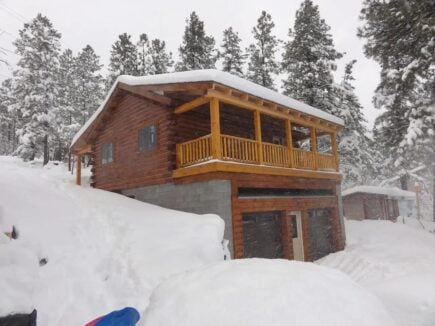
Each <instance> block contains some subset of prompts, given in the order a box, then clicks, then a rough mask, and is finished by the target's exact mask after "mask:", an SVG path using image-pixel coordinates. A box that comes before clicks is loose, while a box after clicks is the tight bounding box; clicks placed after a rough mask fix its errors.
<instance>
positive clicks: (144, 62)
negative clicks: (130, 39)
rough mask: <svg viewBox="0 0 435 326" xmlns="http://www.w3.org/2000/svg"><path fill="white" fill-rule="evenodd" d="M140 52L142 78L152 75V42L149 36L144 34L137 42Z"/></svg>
mask: <svg viewBox="0 0 435 326" xmlns="http://www.w3.org/2000/svg"><path fill="white" fill-rule="evenodd" d="M136 46H137V52H138V63H139V65H138V72H139V75H140V76H147V75H149V74H150V64H151V63H150V58H149V54H150V53H149V52H150V42H149V40H148V35H147V34H145V33H143V34H141V35H139V42H137V45H136Z"/></svg>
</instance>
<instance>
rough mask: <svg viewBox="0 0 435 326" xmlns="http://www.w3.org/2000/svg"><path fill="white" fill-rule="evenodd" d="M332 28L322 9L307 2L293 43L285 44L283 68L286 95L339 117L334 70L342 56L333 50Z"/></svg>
mask: <svg viewBox="0 0 435 326" xmlns="http://www.w3.org/2000/svg"><path fill="white" fill-rule="evenodd" d="M329 30H330V27H329V26H328V25H327V24H326V22H325V21H324V20H323V19H321V18H320V14H319V8H318V6H316V5H314V4H313V2H312V1H311V0H305V1H304V2H303V3H302V4H301V7H300V8H299V9H298V11H297V12H296V20H295V24H294V28H293V30H292V29H290V30H289V37H290V40H289V41H288V42H287V43H286V44H285V49H284V50H285V52H284V54H283V60H282V68H283V71H284V72H285V73H286V74H287V78H286V79H285V80H283V89H284V94H286V95H288V96H291V97H293V98H295V99H297V100H300V101H302V102H304V103H307V104H309V105H312V106H314V107H317V108H319V109H322V110H324V111H327V112H329V113H333V114H337V112H336V108H335V107H334V102H335V98H336V96H337V94H335V89H334V88H333V83H334V80H333V75H332V71H333V70H335V69H336V66H335V63H334V62H335V60H337V59H339V58H341V57H342V54H341V53H339V52H337V51H336V50H335V49H334V43H333V40H332V36H331V34H330V33H329Z"/></svg>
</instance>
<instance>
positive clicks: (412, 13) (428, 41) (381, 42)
mask: <svg viewBox="0 0 435 326" xmlns="http://www.w3.org/2000/svg"><path fill="white" fill-rule="evenodd" d="M361 18H362V19H363V21H364V25H363V26H362V27H361V28H360V29H359V31H358V36H360V37H362V38H365V39H366V44H365V46H364V50H365V54H366V55H367V56H368V57H370V58H373V59H374V60H376V61H377V62H378V63H379V64H380V66H381V82H380V84H379V85H378V87H377V89H376V94H375V97H374V103H375V106H376V107H378V108H380V109H383V111H384V112H383V113H382V114H381V115H380V116H379V117H378V119H377V121H376V125H375V130H374V133H375V136H376V140H377V141H378V142H382V143H383V145H384V147H385V152H386V154H387V155H388V156H389V158H390V161H391V162H392V167H393V168H395V169H396V170H397V169H399V170H400V169H404V170H407V169H409V168H410V167H414V166H417V165H418V164H419V163H421V162H424V163H425V164H426V166H427V167H428V170H431V171H432V177H433V178H435V163H434V162H435V2H434V1H432V0H407V1H404V0H390V1H384V0H365V1H364V5H363V9H362V11H361ZM433 184H434V187H435V182H433ZM434 194H435V190H434ZM434 217H435V200H434Z"/></svg>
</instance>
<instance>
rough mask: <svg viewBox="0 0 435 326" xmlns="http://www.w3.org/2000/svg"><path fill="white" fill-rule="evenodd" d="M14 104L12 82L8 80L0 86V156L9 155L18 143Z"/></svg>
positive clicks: (18, 120)
mask: <svg viewBox="0 0 435 326" xmlns="http://www.w3.org/2000/svg"><path fill="white" fill-rule="evenodd" d="M14 104H15V99H14V97H13V81H12V79H11V78H9V79H6V80H4V81H3V82H2V84H1V86H0V155H11V154H12V153H13V152H14V151H15V149H16V146H17V143H18V139H17V136H16V130H17V129H18V128H19V122H20V116H19V111H18V110H16V106H15V105H14Z"/></svg>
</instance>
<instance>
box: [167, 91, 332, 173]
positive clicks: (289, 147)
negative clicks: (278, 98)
mask: <svg viewBox="0 0 435 326" xmlns="http://www.w3.org/2000/svg"><path fill="white" fill-rule="evenodd" d="M212 95H213V96H211V97H210V98H207V97H201V98H199V99H195V100H193V101H192V102H190V103H186V104H184V105H182V106H181V107H178V108H176V110H175V113H176V114H179V115H180V114H184V113H185V112H187V111H192V110H193V109H196V110H197V111H200V110H202V111H203V112H202V115H199V113H197V114H198V116H195V115H194V114H191V115H190V116H186V117H185V118H184V119H185V120H183V122H180V124H181V125H183V126H186V125H187V126H188V127H187V128H186V127H184V129H183V128H181V127H180V131H179V132H178V134H179V135H181V136H180V137H181V139H183V137H182V134H183V132H191V131H192V129H193V128H198V131H194V132H193V133H195V132H197V133H201V132H204V131H205V130H207V129H208V133H205V134H204V133H203V135H200V136H199V137H196V138H194V139H189V138H187V141H181V142H179V143H178V144H177V145H176V158H177V169H176V170H175V171H174V177H184V176H190V175H195V174H200V173H208V172H219V171H220V172H242V173H253V174H256V173H257V174H272V175H287V176H300V177H312V178H328V179H340V178H341V176H340V173H339V168H338V153H337V144H336V131H335V130H334V129H330V128H329V127H328V126H325V125H324V124H322V123H321V122H320V121H318V122H316V121H314V120H306V123H305V124H304V123H302V122H299V120H298V121H297V122H295V121H294V120H293V118H290V117H287V118H284V117H282V116H281V115H279V116H278V117H275V116H273V118H278V119H279V121H278V122H276V121H275V122H273V125H272V124H271V122H270V121H271V120H270V119H271V118H267V117H266V116H264V117H263V118H262V117H261V116H262V115H267V113H268V112H269V111H267V110H264V111H261V110H260V109H256V105H255V104H252V103H248V104H246V103H245V102H244V101H243V99H240V100H235V99H233V98H231V100H230V99H228V95H225V96H223V97H221V98H218V97H216V96H217V95H218V94H217V93H216V92H213V93H212ZM208 103H209V107H207V104H208ZM220 104H221V105H222V104H223V105H224V106H222V107H221V108H220ZM225 105H226V106H225ZM228 105H230V106H231V108H229V106H228ZM199 106H200V108H199V109H198V107H199ZM239 107H240V108H241V109H242V110H243V109H245V110H249V111H251V112H252V114H251V116H249V114H247V113H244V115H243V117H242V118H241V116H239V117H235V116H234V115H232V114H235V113H236V112H237V110H238V108H239ZM229 109H231V110H233V111H231V112H229V111H228V110H229ZM221 110H223V112H222V113H224V114H226V116H225V117H220V113H221ZM231 113H232V114H231ZM272 113H273V112H272ZM250 117H251V118H250ZM262 119H264V120H262ZM186 121H187V122H186ZM222 121H224V122H222ZM190 124H192V126H194V127H191V126H190ZM249 124H251V125H249ZM277 126H278V127H279V126H281V129H282V130H278V129H279V128H278V127H277ZM328 128H329V129H328ZM221 129H222V130H224V131H225V130H226V132H225V133H221ZM228 131H230V132H231V131H232V132H234V133H236V134H237V133H238V134H239V135H237V136H235V135H230V134H228ZM232 132H231V133H232ZM240 135H245V137H240ZM274 135H275V136H274ZM247 136H249V138H248V137H247ZM324 136H328V137H329V138H328V139H329V143H328V144H327V146H326V148H327V150H326V151H322V150H321V149H322V148H321V147H322V146H323V147H325V144H324V141H323V142H322V141H321V140H322V137H324ZM275 138H276V139H275ZM272 139H273V142H275V140H276V141H277V142H279V144H278V143H272ZM323 149H324V148H323Z"/></svg>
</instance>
